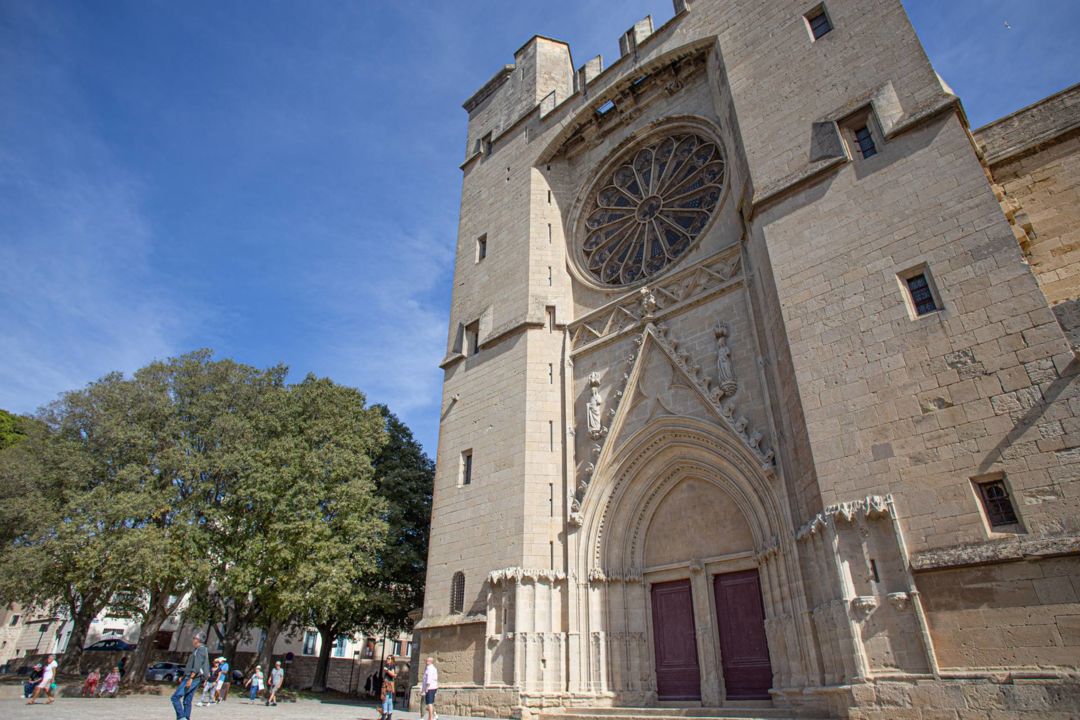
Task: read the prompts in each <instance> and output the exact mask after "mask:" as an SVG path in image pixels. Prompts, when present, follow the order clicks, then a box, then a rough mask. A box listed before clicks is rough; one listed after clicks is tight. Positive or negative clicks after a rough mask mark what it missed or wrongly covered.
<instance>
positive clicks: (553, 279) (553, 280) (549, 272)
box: [548, 265, 555, 286]
mask: <svg viewBox="0 0 1080 720" xmlns="http://www.w3.org/2000/svg"><path fill="white" fill-rule="evenodd" d="M554 282H555V278H554V276H552V274H551V266H550V265H548V286H551V285H552V284H553V283H554Z"/></svg>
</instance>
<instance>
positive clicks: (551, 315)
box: [546, 305, 555, 332]
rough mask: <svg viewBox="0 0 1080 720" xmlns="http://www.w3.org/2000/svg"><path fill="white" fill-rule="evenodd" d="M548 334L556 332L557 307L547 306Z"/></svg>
mask: <svg viewBox="0 0 1080 720" xmlns="http://www.w3.org/2000/svg"><path fill="white" fill-rule="evenodd" d="M546 309H547V319H548V332H555V306H554V305H548V306H547V308H546Z"/></svg>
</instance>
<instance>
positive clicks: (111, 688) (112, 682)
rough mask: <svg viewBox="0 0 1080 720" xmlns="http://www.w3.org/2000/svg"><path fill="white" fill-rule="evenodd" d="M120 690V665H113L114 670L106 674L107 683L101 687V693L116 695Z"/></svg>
mask: <svg viewBox="0 0 1080 720" xmlns="http://www.w3.org/2000/svg"><path fill="white" fill-rule="evenodd" d="M119 690H120V666H119V665H115V666H113V669H112V672H111V673H109V674H108V675H106V676H105V684H104V685H103V686H102V687H101V694H102V695H107V696H109V697H116V693H117V692H118V691H119Z"/></svg>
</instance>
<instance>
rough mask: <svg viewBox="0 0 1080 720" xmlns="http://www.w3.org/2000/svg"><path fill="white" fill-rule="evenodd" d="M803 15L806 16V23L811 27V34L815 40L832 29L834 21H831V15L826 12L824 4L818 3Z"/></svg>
mask: <svg viewBox="0 0 1080 720" xmlns="http://www.w3.org/2000/svg"><path fill="white" fill-rule="evenodd" d="M803 17H805V18H806V24H807V26H808V27H809V28H810V36H811V37H812V38H813V39H814V40H817V39H818V38H820V37H821V36H822V35H824V34H825V33H827V32H829V31H830V30H832V23H831V22H829V16H828V14H826V12H825V5H824V4H822V5H818V6H817V7H816V8H814V9H813V10H811V11H810V12H808V13H806V15H804V16H803Z"/></svg>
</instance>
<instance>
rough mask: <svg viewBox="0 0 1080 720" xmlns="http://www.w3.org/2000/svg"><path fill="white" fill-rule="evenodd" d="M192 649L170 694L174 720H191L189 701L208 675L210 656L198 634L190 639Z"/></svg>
mask: <svg viewBox="0 0 1080 720" xmlns="http://www.w3.org/2000/svg"><path fill="white" fill-rule="evenodd" d="M191 645H192V647H193V649H192V651H191V655H189V656H188V660H187V664H186V665H184V674H183V676H181V678H180V684H179V685H177V686H176V692H174V693H173V694H172V704H173V709H174V710H176V720H191V700H192V698H193V697H194V696H195V691H196V690H198V689H199V684H200V683H203V682H205V681H206V676H207V675H209V674H210V655H209V653H208V652H207V650H206V647H205V646H204V645H203V637H202V635H200V634H199V633H196V634H195V637H193V638H191Z"/></svg>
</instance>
